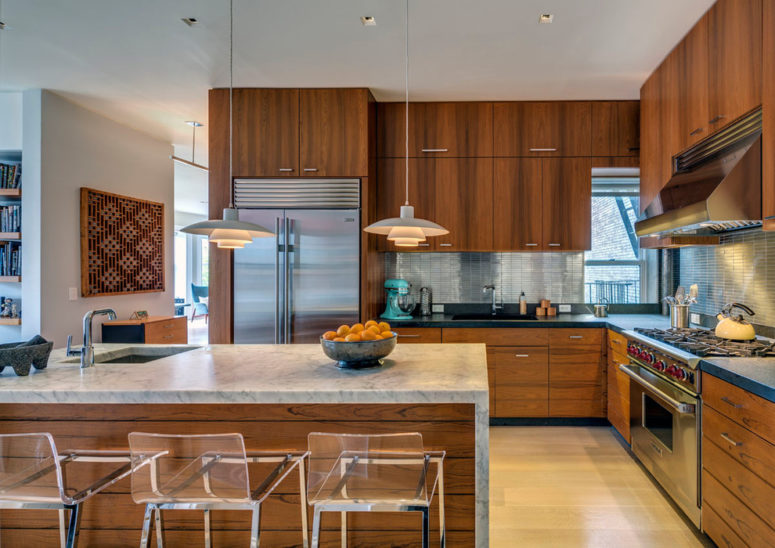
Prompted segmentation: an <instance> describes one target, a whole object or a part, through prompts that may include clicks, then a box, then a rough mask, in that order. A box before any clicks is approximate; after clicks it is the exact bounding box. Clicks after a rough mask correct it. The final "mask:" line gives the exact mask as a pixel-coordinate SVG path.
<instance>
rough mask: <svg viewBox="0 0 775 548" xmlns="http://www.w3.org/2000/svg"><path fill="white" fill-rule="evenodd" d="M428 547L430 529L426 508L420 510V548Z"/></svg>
mask: <svg viewBox="0 0 775 548" xmlns="http://www.w3.org/2000/svg"><path fill="white" fill-rule="evenodd" d="M429 547H430V528H429V523H428V507H427V506H426V507H425V508H423V509H422V548H429Z"/></svg>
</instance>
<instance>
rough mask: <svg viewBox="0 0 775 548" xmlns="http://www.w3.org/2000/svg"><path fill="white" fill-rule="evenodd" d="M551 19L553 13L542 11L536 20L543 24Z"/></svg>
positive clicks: (552, 18)
mask: <svg viewBox="0 0 775 548" xmlns="http://www.w3.org/2000/svg"><path fill="white" fill-rule="evenodd" d="M552 21H554V14H553V13H542V14H541V15H540V16H539V17H538V22H539V23H541V24H544V25H548V24H549V23H551V22H552Z"/></svg>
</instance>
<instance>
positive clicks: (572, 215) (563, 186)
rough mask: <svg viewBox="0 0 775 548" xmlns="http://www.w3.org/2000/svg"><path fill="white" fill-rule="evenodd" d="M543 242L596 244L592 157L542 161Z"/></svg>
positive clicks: (550, 246)
mask: <svg viewBox="0 0 775 548" xmlns="http://www.w3.org/2000/svg"><path fill="white" fill-rule="evenodd" d="M542 174H543V179H542V181H543V184H542V187H543V198H542V204H543V205H542V210H543V225H542V226H543V238H542V239H543V246H544V248H545V249H547V250H549V251H581V250H585V249H590V247H591V246H592V161H591V160H590V159H589V158H553V159H546V160H544V161H543V162H542Z"/></svg>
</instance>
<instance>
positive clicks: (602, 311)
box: [594, 297, 608, 318]
mask: <svg viewBox="0 0 775 548" xmlns="http://www.w3.org/2000/svg"><path fill="white" fill-rule="evenodd" d="M594 307H595V310H594V315H595V318H607V317H608V299H606V298H605V297H603V298H601V299H600V300H599V301H597V304H596V305H594Z"/></svg>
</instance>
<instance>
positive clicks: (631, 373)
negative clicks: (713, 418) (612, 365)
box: [619, 363, 694, 415]
mask: <svg viewBox="0 0 775 548" xmlns="http://www.w3.org/2000/svg"><path fill="white" fill-rule="evenodd" d="M619 370H620V371H622V372H624V373H625V374H627V376H628V377H630V378H631V379H632V380H634V381H635V382H637V383H638V384H639V385H641V386H642V387H643V388H645V389H647V390H648V391H649V393H650V394H653V395H655V396H656V397H657V398H659V399H660V400H662V402H663V403H665V404H667V405H668V406H670V407H671V408H672V409H674V410H675V411H677V412H678V413H680V414H682V415H694V405H693V404H691V403H684V402H680V401H678V400H677V399H675V398H673V397H671V396H670V395H669V394H665V393H664V392H662V391H661V390H660V389H659V388H657V387H656V386H654V385H653V384H651V383H650V382H649V381H647V380H646V379H644V378H643V377H641V376H640V375H639V374H638V371H637V369H635V368H634V367H632V366H631V365H625V364H623V363H620V364H619Z"/></svg>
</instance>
